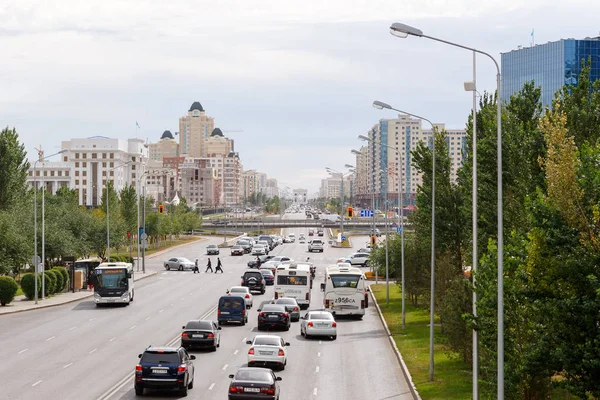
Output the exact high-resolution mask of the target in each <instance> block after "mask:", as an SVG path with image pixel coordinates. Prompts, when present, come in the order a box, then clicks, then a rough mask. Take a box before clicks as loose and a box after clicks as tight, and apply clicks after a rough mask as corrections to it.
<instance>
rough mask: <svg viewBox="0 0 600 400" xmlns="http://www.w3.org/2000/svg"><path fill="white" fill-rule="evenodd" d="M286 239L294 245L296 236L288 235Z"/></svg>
mask: <svg viewBox="0 0 600 400" xmlns="http://www.w3.org/2000/svg"><path fill="white" fill-rule="evenodd" d="M287 237H288V240H289V241H290V243H294V242H295V241H296V235H295V234H293V233H290V234H289V235H288V236H287Z"/></svg>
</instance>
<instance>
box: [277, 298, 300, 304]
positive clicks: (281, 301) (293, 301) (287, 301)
mask: <svg viewBox="0 0 600 400" xmlns="http://www.w3.org/2000/svg"><path fill="white" fill-rule="evenodd" d="M277 304H293V305H296V304H298V303H297V302H296V299H278V300H277Z"/></svg>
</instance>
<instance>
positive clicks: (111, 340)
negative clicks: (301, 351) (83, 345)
mask: <svg viewBox="0 0 600 400" xmlns="http://www.w3.org/2000/svg"><path fill="white" fill-rule="evenodd" d="M115 339H116V337H114V338H112V339H110V340H109V342H113V341H114V340H115ZM319 354H321V353H319Z"/></svg>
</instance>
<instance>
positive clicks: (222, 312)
mask: <svg viewBox="0 0 600 400" xmlns="http://www.w3.org/2000/svg"><path fill="white" fill-rule="evenodd" d="M221 314H223V315H225V314H229V311H221Z"/></svg>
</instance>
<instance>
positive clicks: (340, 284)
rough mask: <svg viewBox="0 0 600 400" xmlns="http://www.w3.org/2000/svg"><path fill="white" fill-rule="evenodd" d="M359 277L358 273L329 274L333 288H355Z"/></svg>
mask: <svg viewBox="0 0 600 400" xmlns="http://www.w3.org/2000/svg"><path fill="white" fill-rule="evenodd" d="M359 279H360V276H358V275H331V283H332V284H333V287H334V288H356V287H357V286H358V280H359Z"/></svg>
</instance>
